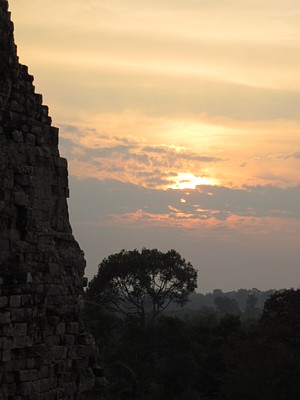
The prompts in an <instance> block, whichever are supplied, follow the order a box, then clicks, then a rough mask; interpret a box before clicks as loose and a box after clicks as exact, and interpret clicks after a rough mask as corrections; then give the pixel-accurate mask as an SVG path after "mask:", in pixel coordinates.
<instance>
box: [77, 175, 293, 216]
mask: <svg viewBox="0 0 300 400" xmlns="http://www.w3.org/2000/svg"><path fill="white" fill-rule="evenodd" d="M151 179H153V180H154V181H155V180H156V179H157V180H159V177H158V176H156V175H155V173H154V175H153V177H151ZM161 179H163V177H162V178H161ZM71 191H72V192H71V197H72V198H73V199H74V200H73V206H74V207H75V204H77V211H76V212H75V214H76V215H77V218H79V219H81V218H82V219H83V220H84V219H88V220H91V221H92V220H100V221H101V220H103V219H106V220H108V221H109V220H110V218H113V217H116V216H120V217H122V216H123V217H124V216H125V218H129V219H130V215H131V216H134V215H136V216H137V214H138V218H140V219H141V220H142V219H145V218H146V219H148V220H151V219H153V220H157V219H163V220H165V221H166V220H167V218H170V219H173V220H182V219H185V220H189V221H191V220H211V221H215V222H216V223H217V221H226V220H230V218H237V219H239V220H240V219H241V218H250V219H251V218H253V219H262V220H263V219H266V218H277V219H282V220H286V219H291V220H292V219H294V220H299V219H300V210H299V204H298V199H299V198H300V186H296V187H291V188H286V189H281V188H276V187H273V186H251V187H248V186H246V187H244V188H243V189H233V188H226V187H220V186H204V185H203V186H198V187H197V189H195V190H173V189H168V190H157V189H151V188H144V187H141V186H137V185H133V184H129V183H122V182H118V181H111V180H104V181H99V180H97V179H84V180H78V179H76V178H73V177H71ZM182 199H183V200H184V202H183V201H182ZM80 204H84V205H85V207H84V208H83V209H82V210H80V208H79V207H80ZM96 215H98V216H96Z"/></svg>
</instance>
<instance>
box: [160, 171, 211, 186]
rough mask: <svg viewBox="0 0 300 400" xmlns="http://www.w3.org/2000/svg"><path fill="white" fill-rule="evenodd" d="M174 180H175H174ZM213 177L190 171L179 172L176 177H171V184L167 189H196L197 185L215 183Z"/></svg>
mask: <svg viewBox="0 0 300 400" xmlns="http://www.w3.org/2000/svg"><path fill="white" fill-rule="evenodd" d="M174 181H175V182H174ZM215 184H216V182H215V180H214V179H211V178H205V177H200V176H195V175H193V174H191V173H182V172H180V173H179V174H178V175H177V177H176V178H174V177H172V184H170V185H169V186H168V189H179V190H182V189H196V187H197V186H199V185H210V186H213V185H215Z"/></svg>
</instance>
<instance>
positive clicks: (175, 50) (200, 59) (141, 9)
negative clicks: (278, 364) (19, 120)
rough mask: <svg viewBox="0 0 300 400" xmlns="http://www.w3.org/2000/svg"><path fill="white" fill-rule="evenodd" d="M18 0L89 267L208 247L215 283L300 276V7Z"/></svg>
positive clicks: (28, 57) (27, 51)
mask: <svg viewBox="0 0 300 400" xmlns="http://www.w3.org/2000/svg"><path fill="white" fill-rule="evenodd" d="M9 3H10V9H11V11H12V20H13V21H14V23H15V38H16V43H17V46H18V54H19V57H20V61H21V63H23V64H25V65H28V66H29V71H30V73H31V74H33V75H34V77H35V86H36V91H37V92H38V93H42V94H43V98H44V103H45V104H47V105H48V106H49V107H50V114H51V116H52V118H53V122H54V125H56V126H58V127H59V128H60V145H59V146H60V153H61V155H62V156H64V157H66V158H67V159H68V163H69V174H70V177H71V184H72V185H73V187H72V186H71V199H70V210H71V217H72V221H73V225H74V226H75V233H76V236H77V237H78V239H79V242H82V243H83V247H84V246H86V249H87V250H86V255H87V259H88V268H91V269H90V272H89V274H90V275H92V272H95V268H96V265H97V263H98V262H99V261H100V258H101V257H102V256H107V255H109V252H114V251H116V252H117V251H119V250H120V249H121V248H126V247H127V248H128V247H133V248H134V247H138V246H147V245H149V246H157V247H161V246H165V247H169V248H178V250H181V251H182V252H183V253H184V255H185V257H186V258H189V254H191V256H192V257H194V260H195V261H196V262H199V260H200V259H201V260H202V253H201V255H199V253H198V252H199V251H200V250H199V249H200V248H201V244H203V243H204V244H203V249H204V250H203V251H205V252H206V251H207V252H208V254H207V258H206V262H207V266H201V268H203V269H204V271H203V274H204V275H205V277H206V279H207V282H208V283H207V286H205V285H204V286H205V287H207V288H213V287H216V286H217V285H218V282H217V281H214V279H217V278H216V276H217V277H219V276H220V277H223V281H222V282H223V283H224V285H225V284H226V285H227V287H229V286H230V285H232V284H233V283H232V282H234V284H239V285H241V286H242V285H244V286H247V285H250V281H251V282H252V276H255V275H256V276H257V281H258V284H257V286H259V282H263V283H262V285H264V286H265V287H267V286H268V288H269V287H270V286H272V283H268V282H269V281H268V280H267V278H266V277H267V276H271V277H272V279H273V281H272V279H271V278H270V279H271V281H272V282H274V284H273V286H276V285H277V286H280V282H281V281H282V282H283V281H284V282H286V280H285V279H286V278H285V276H287V277H290V278H289V280H288V282H289V283H291V284H292V283H293V282H294V281H296V280H297V279H298V278H299V271H298V278H297V268H298V265H297V262H296V259H299V256H300V255H299V251H298V248H299V246H298V245H296V244H295V243H296V242H297V240H298V242H299V241H300V237H299V236H300V235H298V238H297V240H296V237H297V228H298V227H299V221H300V212H299V188H300V174H299V169H300V166H299V163H300V112H299V106H300V74H299V70H300V40H299V38H300V24H299V15H300V3H299V1H298V0H286V1H284V2H283V1H277V0H274V1H262V0H245V1H241V0H233V1H230V2H228V0H218V1H214V0H211V1H207V0H199V1H194V0H185V1H174V0H164V1H161V0H151V1H150V0H139V1H137V0H126V1H124V0H110V1H107V0H86V1H81V0H64V1H61V0H43V1H40V0H32V1H30V2H28V0H16V1H13V0H11V1H10V2H9ZM45 10H47V12H45ZM83 187H86V188H85V189H83ZM187 191H188V194H187ZM72 193H74V195H73V196H72ZM84 196H85V197H84ZM87 205H88V206H87ZM72 221H71V222H72ZM101 227H102V228H103V229H102V228H101ZM101 229H102V230H101ZM155 229H157V230H155ZM110 230H111V232H113V234H112V233H111V236H109V232H110ZM299 231H300V227H299ZM91 232H93V233H91ZM120 232H122V234H121V233H120ZM279 232H280V235H279ZM279 236H281V237H282V241H280V240H279ZM98 237H99V239H97V241H96V242H95V243H94V242H93V241H94V240H96V239H94V238H98ZM100 238H101V239H100ZM206 238H211V239H209V240H211V243H210V244H209V245H208V244H207V243H206V242H205V241H206ZM207 240H208V239H207ZM262 243H264V244H265V247H264V248H263V247H261V246H262V245H261V244H262ZM101 246H102V247H101ZM216 248H217V249H218V252H216V251H215V250H216ZM99 249H101V254H100V255H99V254H98V252H99V251H100V250H99ZM84 250H85V249H84ZM185 252H186V253H187V254H185ZM275 253H276V254H275ZM219 254H220V259H217V258H214V257H217V256H216V255H219ZM218 263H220V265H219V264H218ZM247 263H248V267H249V268H250V269H251V268H256V269H255V271H256V274H253V273H252V272H251V273H249V274H247V273H245V275H243V274H242V273H241V270H242V268H243V267H242V265H245V264H247ZM280 263H281V264H282V263H284V265H285V272H283V270H281V269H280V265H281V264H280ZM223 264H224V265H225V266H224V265H223ZM216 265H217V266H218V267H216ZM232 265H236V268H235V269H234V274H233V272H232V275H230V274H227V271H228V270H230V269H231V268H233V267H232ZM264 265H266V267H265V269H264V267H263V266H264ZM223 267H224V271H225V272H224V271H223V270H222V268H223ZM199 268H200V267H199ZM215 268H219V269H218V270H217V272H216V270H215ZM226 268H227V269H226ZM245 268H246V267H245ZM245 270H246V269H245ZM245 270H244V272H245ZM288 271H289V272H288ZM227 275H228V276H231V278H232V281H230V279H229V278H228V279H229V282H227V281H226V279H227V278H225V276H226V277H227ZM244 276H245V277H246V276H247V280H246V278H245V280H243V279H244ZM271 281H270V282H271ZM298 281H299V279H298ZM213 282H214V283H213ZM222 282H220V285H221V284H222ZM253 284H255V282H253ZM284 285H287V283H284Z"/></svg>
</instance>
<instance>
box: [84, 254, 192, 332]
mask: <svg viewBox="0 0 300 400" xmlns="http://www.w3.org/2000/svg"><path fill="white" fill-rule="evenodd" d="M196 287H197V271H196V270H195V269H194V267H193V266H192V264H191V263H189V262H186V261H185V259H184V258H182V257H181V256H180V254H179V253H177V252H176V251H175V250H169V251H168V252H166V253H162V252H160V251H158V250H157V249H153V250H149V249H145V248H143V249H142V251H141V252H139V251H138V250H132V251H126V250H122V251H121V252H120V253H117V254H113V255H111V256H109V257H108V258H105V259H104V260H103V261H102V262H101V264H100V265H99V269H98V273H97V275H96V276H95V277H94V278H93V279H92V281H91V282H90V284H89V286H88V289H87V292H86V296H87V299H88V301H92V302H96V303H99V304H107V305H109V306H110V307H111V308H112V309H113V310H114V311H117V312H119V313H121V314H123V315H125V316H129V315H134V316H137V317H138V318H139V320H140V322H141V324H142V325H145V321H146V316H149V317H150V321H152V322H153V320H154V319H155V318H156V317H157V316H158V315H159V314H160V313H161V312H162V311H163V310H165V309H166V308H167V307H168V306H169V305H170V303H171V302H173V303H175V304H178V305H181V306H182V305H184V304H185V303H186V302H187V301H188V296H189V294H190V293H191V292H193V291H194V289H195V288H196Z"/></svg>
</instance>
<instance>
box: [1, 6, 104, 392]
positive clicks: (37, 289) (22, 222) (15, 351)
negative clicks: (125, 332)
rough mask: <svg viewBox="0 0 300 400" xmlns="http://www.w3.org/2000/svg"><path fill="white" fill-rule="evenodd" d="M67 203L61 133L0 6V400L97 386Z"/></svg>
mask: <svg viewBox="0 0 300 400" xmlns="http://www.w3.org/2000/svg"><path fill="white" fill-rule="evenodd" d="M67 195H68V171H67V162H66V160H65V159H63V158H61V157H60V156H59V152H58V129H57V128H55V127H53V126H51V118H50V116H49V114H48V107H47V106H45V105H43V103H42V96H41V95H39V94H36V93H35V90H34V86H33V77H32V76H31V75H30V74H29V73H28V69H27V67H26V66H24V65H21V64H20V63H19V61H18V57H17V53H16V47H15V44H14V37H13V24H12V22H11V20H10V13H9V12H8V3H7V1H4V0H0V399H1V400H2V399H3V400H4V399H5V400H9V399H20V400H21V399H22V400H24V399H26V400H29V399H30V400H34V399H36V400H48V399H49V400H50V399H55V400H56V399H70V400H75V399H84V398H85V393H86V396H88V397H89V396H90V394H89V391H90V390H91V388H92V387H93V386H94V383H95V360H94V354H95V352H94V345H93V340H92V339H91V338H90V337H89V335H88V334H87V333H85V332H84V327H83V326H82V323H81V321H80V318H79V312H78V311H79V309H78V307H79V305H78V299H79V297H80V295H82V293H83V285H84V282H85V280H84V279H82V277H83V274H84V268H85V260H84V257H83V253H82V251H81V250H80V248H79V246H78V244H77V242H76V241H75V239H74V237H73V235H72V230H71V226H70V223H69V216H68V207H67V201H66V197H67ZM84 336H86V338H85V339H83V337H84ZM97 374H98V375H99V371H98V372H97V371H96V376H97ZM89 398H90V397H89Z"/></svg>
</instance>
